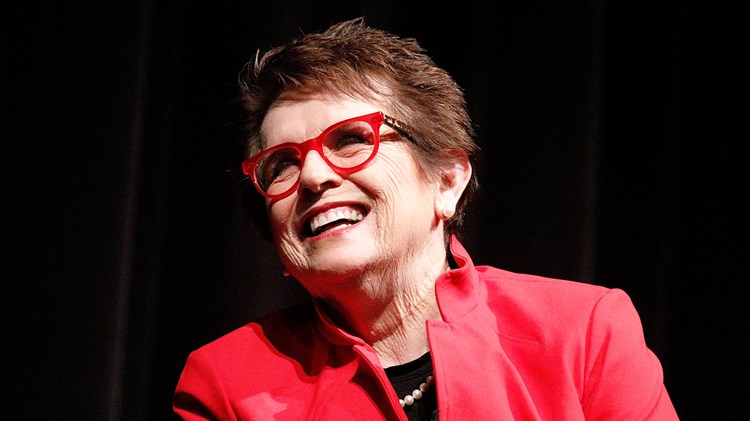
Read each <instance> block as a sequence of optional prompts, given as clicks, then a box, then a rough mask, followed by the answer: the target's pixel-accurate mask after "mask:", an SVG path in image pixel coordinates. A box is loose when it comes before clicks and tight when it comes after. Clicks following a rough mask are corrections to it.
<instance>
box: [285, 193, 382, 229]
mask: <svg viewBox="0 0 750 421" xmlns="http://www.w3.org/2000/svg"><path fill="white" fill-rule="evenodd" d="M341 207H349V208H355V209H359V210H360V211H362V213H363V214H366V213H367V211H368V209H367V207H366V206H365V205H363V204H362V203H359V202H354V201H336V202H328V203H321V204H318V205H315V206H313V207H311V208H310V209H308V210H307V211H305V213H303V214H302V217H301V218H300V219H299V223H298V227H297V228H298V230H299V232H300V233H305V232H307V231H308V227H309V225H310V219H311V218H313V217H314V216H316V215H318V214H320V213H323V212H326V211H328V210H331V209H335V208H341Z"/></svg>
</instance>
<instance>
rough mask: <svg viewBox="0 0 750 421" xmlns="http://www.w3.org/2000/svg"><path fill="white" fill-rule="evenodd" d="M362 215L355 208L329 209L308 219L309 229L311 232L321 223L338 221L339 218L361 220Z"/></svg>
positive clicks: (321, 224) (320, 225)
mask: <svg viewBox="0 0 750 421" xmlns="http://www.w3.org/2000/svg"><path fill="white" fill-rule="evenodd" d="M363 217H364V216H363V215H362V213H360V212H359V211H358V210H356V209H345V208H339V209H331V210H329V211H327V212H323V213H321V214H318V215H316V216H315V217H314V218H312V220H311V221H310V230H311V231H312V232H315V231H316V230H317V229H318V228H320V227H322V226H323V225H325V224H328V223H330V222H333V221H338V220H341V219H345V220H348V221H353V222H358V221H361V220H362V218H363Z"/></svg>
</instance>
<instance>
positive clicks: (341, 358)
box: [174, 19, 677, 421]
mask: <svg viewBox="0 0 750 421" xmlns="http://www.w3.org/2000/svg"><path fill="white" fill-rule="evenodd" d="M246 70H247V71H246V72H243V75H242V100H243V103H244V108H245V110H246V111H247V120H246V129H247V139H248V156H249V158H248V159H247V160H246V161H244V162H243V165H242V166H243V170H244V172H245V174H247V175H248V177H249V179H251V180H252V183H253V184H254V186H255V188H256V189H257V193H258V195H257V198H258V199H259V200H258V202H260V203H261V204H262V206H263V208H264V209H263V212H264V217H265V218H266V219H265V221H267V224H268V227H269V228H270V230H269V231H270V234H271V236H272V238H273V241H274V244H275V247H276V250H277V252H278V255H279V257H280V259H281V261H282V262H283V264H284V266H285V267H286V270H287V272H288V274H289V275H291V276H293V277H294V278H296V279H297V280H299V282H300V283H301V284H302V285H303V286H304V288H305V289H306V290H307V291H308V292H309V293H310V296H311V297H312V299H311V300H310V303H309V304H305V305H302V306H298V307H294V308H290V309H285V310H282V311H280V312H277V313H275V314H271V315H269V316H266V317H264V318H262V319H261V320H259V321H257V322H253V323H250V324H248V325H246V326H244V327H241V328H239V329H237V330H236V331H234V332H231V333H229V334H227V335H226V336H224V337H222V338H219V339H217V340H215V341H213V342H212V343H210V344H207V345H205V346H203V347H201V348H200V349H198V350H196V351H194V352H193V353H191V354H190V356H189V357H188V360H187V363H186V365H185V368H184V370H183V373H182V375H181V377H180V380H179V383H178V385H177V389H176V393H175V396H174V410H175V412H176V413H177V414H178V415H179V416H180V417H181V418H182V419H185V420H204V419H212V420H214V419H219V420H239V419H242V420H270V419H274V420H302V419H320V420H338V419H342V420H381V419H388V420H407V419H420V420H430V419H437V418H438V417H439V418H440V419H441V420H485V419H492V420H498V419H499V420H509V419H519V420H555V421H560V420H593V419H598V420H602V419H606V420H614V419H622V420H646V419H651V420H660V421H662V420H672V419H677V416H676V414H675V410H674V408H673V406H672V403H671V401H670V398H669V396H668V394H667V392H666V390H665V387H664V384H663V380H662V369H661V365H660V363H659V361H658V359H657V358H656V356H655V355H654V354H653V353H652V352H651V351H650V350H649V349H648V348H647V347H646V344H645V342H644V338H643V333H642V328H641V325H640V321H639V318H638V315H637V313H636V311H635V309H634V307H633V305H632V303H631V302H630V300H629V298H628V296H627V295H626V294H625V293H624V292H622V291H620V290H616V289H606V288H604V287H599V286H594V285H590V284H585V283H577V282H570V281H564V280H555V279H546V278H541V277H537V276H531V275H522V274H516V273H511V272H507V271H503V270H500V269H497V268H493V267H489V266H475V265H474V263H473V262H472V260H471V258H470V256H469V254H468V253H467V251H466V250H465V249H464V247H463V246H462V245H461V243H460V241H459V239H458V236H457V235H458V234H459V232H460V229H461V226H462V221H463V216H464V208H465V206H466V203H467V202H468V200H469V199H470V198H471V195H472V193H473V192H474V191H475V190H476V188H477V181H476V175H475V173H474V172H473V163H474V162H475V159H476V153H477V147H476V145H475V143H474V140H473V129H472V124H471V122H470V119H469V117H468V115H467V111H466V105H465V100H464V97H463V95H462V92H461V89H460V88H459V87H458V86H457V85H456V83H455V82H454V80H453V79H452V78H451V77H450V76H449V75H448V74H447V73H446V72H445V71H444V70H442V69H440V68H438V67H437V66H436V65H435V64H434V63H433V61H432V60H431V59H430V58H429V57H428V56H427V55H425V53H424V51H423V50H422V49H421V48H420V46H419V45H418V44H417V42H415V41H414V40H412V39H403V38H399V37H396V36H394V35H391V34H388V33H386V32H383V31H380V30H377V29H374V28H370V27H368V26H366V25H365V24H364V22H363V21H362V19H355V20H352V21H347V22H343V23H340V24H336V25H333V26H332V27H331V28H329V29H328V30H326V31H324V32H322V33H316V34H307V35H304V36H302V37H301V38H300V39H298V40H295V41H293V42H291V43H290V44H288V45H284V46H281V47H277V48H274V49H272V50H270V51H268V52H267V53H265V54H263V55H258V56H256V58H255V60H254V62H252V63H251V64H250V65H249V66H248V68H247V69H246Z"/></svg>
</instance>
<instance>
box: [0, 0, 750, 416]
mask: <svg viewBox="0 0 750 421" xmlns="http://www.w3.org/2000/svg"><path fill="white" fill-rule="evenodd" d="M48 3H50V4H41V3H39V2H27V3H26V4H25V5H24V6H22V7H20V8H18V7H17V6H16V7H17V8H16V9H11V10H6V13H7V14H6V15H5V16H4V18H3V23H2V30H3V33H4V36H3V44H4V46H3V51H4V52H5V54H4V55H3V56H4V57H3V59H2V63H3V64H2V69H3V74H2V75H3V84H2V86H3V92H2V97H3V113H2V115H3V121H4V122H5V123H4V124H3V127H4V128H10V130H3V132H4V134H3V144H4V150H5V151H9V152H4V153H3V158H4V159H3V162H4V164H3V171H4V173H6V174H7V175H6V176H5V177H3V179H4V192H3V207H4V208H5V210H6V212H4V214H5V215H6V216H5V217H4V224H3V261H4V263H3V269H4V270H3V272H5V275H3V278H4V279H3V307H4V308H3V315H4V316H3V320H4V322H3V325H4V326H5V329H4V335H3V341H4V342H3V349H4V350H5V352H4V355H5V357H4V362H5V365H6V366H7V367H6V370H7V371H6V374H4V375H3V376H2V377H3V389H4V395H5V399H4V402H5V403H4V405H3V407H4V408H3V409H0V414H3V418H6V419H29V420H41V419H45V420H47V419H61V420H94V419H102V420H142V419H143V420H145V419H149V420H163V419H170V417H171V412H170V405H171V403H170V400H171V394H172V391H173V389H174V386H175V383H176V381H177V377H178V375H179V372H180V370H181V368H182V364H183V363H184V360H185V358H186V356H187V354H188V352H189V351H190V350H192V349H194V348H196V347H198V346H200V345H201V344H203V343H205V342H207V341H209V340H211V339H213V338H216V337H217V336H219V335H221V334H223V333H225V332H227V331H228V330H230V329H233V328H236V327H239V326H241V325H242V324H244V323H245V322H247V321H249V320H252V319H254V318H257V317H259V316H261V315H263V314H266V313H268V312H270V311H272V310H274V309H277V308H280V307H284V306H287V305H290V304H292V303H294V302H296V301H298V300H303V299H305V296H304V294H303V292H302V290H301V288H300V287H299V286H298V285H296V284H294V283H293V281H290V280H288V279H285V278H282V277H281V276H280V274H281V270H280V269H279V266H278V264H277V263H276V262H275V260H274V257H273V251H272V250H271V247H270V245H269V244H268V243H265V242H263V241H261V240H259V239H258V237H257V233H256V228H255V227H254V226H253V224H252V223H250V221H248V220H246V219H245V216H244V215H243V213H242V211H241V208H240V200H239V192H240V191H241V189H242V188H244V187H245V184H244V183H243V182H242V178H241V177H240V176H239V174H238V170H239V167H238V162H239V158H240V155H239V152H238V151H239V149H238V147H237V139H236V137H235V133H234V123H235V121H236V120H235V119H236V113H235V110H234V108H233V107H232V106H231V101H232V99H233V98H234V96H235V94H236V86H235V85H236V75H237V73H238V71H239V69H240V68H241V67H242V65H243V64H244V63H245V62H246V61H248V60H249V59H250V57H251V56H252V55H253V54H254V53H255V50H256V49H257V48H261V49H266V48H268V47H270V46H271V45H273V44H275V43H277V42H280V41H286V40H287V39H289V38H290V37H292V36H294V35H296V34H299V33H301V32H306V31H313V30H318V29H323V28H325V27H327V26H328V25H329V24H330V23H332V22H334V21H337V20H341V19H344V18H351V17H356V16H365V17H366V19H367V21H368V22H369V23H371V24H374V25H376V26H380V27H382V28H384V29H388V30H391V31H394V32H396V33H399V34H401V35H404V36H410V37H415V38H417V39H418V40H420V41H421V42H422V44H423V45H424V46H425V47H426V48H427V50H428V52H429V53H430V54H431V55H432V56H433V57H434V58H435V60H436V61H437V62H438V64H440V65H442V66H444V67H445V68H447V69H448V70H449V71H450V72H452V74H453V75H454V76H455V77H456V79H457V80H458V82H459V84H461V85H462V86H463V87H464V88H465V90H466V95H467V98H468V101H469V105H470V109H471V113H472V115H473V117H474V121H475V123H476V125H477V132H478V135H479V143H480V146H481V148H482V149H483V161H482V164H481V165H480V168H478V171H479V174H480V178H481V182H482V191H481V194H480V196H479V197H478V199H477V201H476V202H475V203H474V205H473V206H472V208H471V209H470V211H469V212H470V213H469V223H468V226H467V229H466V232H465V241H464V243H465V245H466V246H467V248H468V249H469V251H470V252H471V253H472V255H473V257H474V260H475V261H476V262H477V263H480V264H492V265H495V266H499V267H503V268H505V269H509V270H514V271H520V272H531V273H536V274H541V275H547V276H554V277H560V278H568V279H576V280H581V281H584V282H591V283H597V284H601V285H606V286H610V287H619V288H623V289H624V290H626V291H627V292H628V293H629V294H630V296H631V297H632V299H633V301H634V303H635V305H636V307H637V309H638V310H639V312H640V314H641V317H642V320H643V324H644V329H645V334H646V339H647V342H648V344H649V345H650V346H651V348H652V349H653V350H654V351H655V352H656V353H657V355H658V356H659V357H660V359H661V361H662V363H663V366H664V371H665V383H666V385H667V388H668V390H669V392H670V394H671V396H672V399H673V401H674V403H675V405H676V407H677V410H678V412H679V413H680V415H681V417H682V419H685V420H693V419H694V420H707V419H717V420H718V419H721V420H730V419H743V415H745V416H746V415H747V414H748V411H747V409H746V408H747V406H746V405H741V404H740V403H741V402H744V401H746V399H747V396H748V394H749V393H750V388H749V387H748V380H747V379H748V364H747V357H746V351H745V350H744V348H746V346H747V345H745V342H746V341H747V340H748V335H747V328H746V324H747V321H748V317H747V315H746V309H747V307H748V304H747V299H748V296H747V294H746V290H747V287H746V283H747V282H748V281H750V277H749V276H748V270H747V259H748V257H747V256H748V246H747V237H746V232H745V230H744V227H743V225H744V219H745V218H746V217H747V206H746V205H745V204H744V202H745V197H746V196H747V193H748V188H747V182H746V178H745V177H746V171H745V168H746V165H747V164H746V160H747V157H748V155H747V147H746V146H745V144H746V141H747V136H746V134H745V130H746V129H747V108H746V107H745V104H746V102H745V97H746V92H745V91H746V80H747V76H746V73H745V71H746V70H747V69H746V67H745V65H744V60H745V59H746V58H747V46H746V44H745V43H744V40H742V39H741V35H746V34H743V33H742V32H746V31H743V30H741V27H742V26H744V25H745V23H744V22H742V20H741V16H742V15H741V14H740V13H739V12H738V11H733V10H728V9H726V8H724V7H720V6H711V7H708V6H701V7H697V6H689V5H687V4H683V3H682V2H661V3H656V4H654V3H653V2H652V4H647V5H640V4H632V3H630V2H606V1H596V0H594V1H586V2H584V1H578V2H542V1H528V2H512V3H508V4H505V3H503V2H495V1H491V0H470V1H467V2H461V4H460V5H458V4H448V5H446V6H442V7H438V6H437V4H436V3H428V2H423V3H419V2H416V3H415V2H412V3H406V2H397V1H394V0H382V1H379V2H373V1H353V2H352V1H350V2H345V1H325V2H304V1H286V2H284V1H276V2H259V1H252V2H250V1H247V2H240V1H228V0H217V1H214V2H211V3H198V2H180V1H176V0H172V1H169V0H168V1H145V2H142V3H140V4H138V2H130V3H131V4H124V3H125V2H93V1H89V2H76V4H68V3H70V2H54V3H53V2H48ZM6 8H7V7H6ZM7 31H10V32H7ZM8 316H10V317H8Z"/></svg>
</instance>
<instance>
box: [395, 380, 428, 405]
mask: <svg viewBox="0 0 750 421" xmlns="http://www.w3.org/2000/svg"><path fill="white" fill-rule="evenodd" d="M434 382H435V378H434V377H432V376H427V378H426V379H424V382H422V383H421V384H420V385H419V389H414V390H413V391H412V392H411V394H410V395H406V396H404V398H403V399H399V400H398V402H399V403H400V404H401V407H402V408H403V407H405V406H412V405H414V402H416V401H418V400H420V399H422V396H424V393H425V392H427V391H428V390H430V387H432V384H433V383H434Z"/></svg>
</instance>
